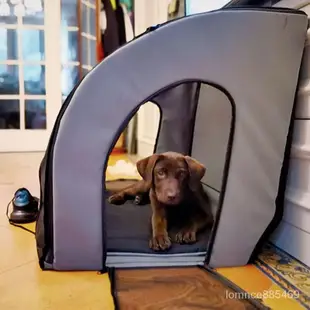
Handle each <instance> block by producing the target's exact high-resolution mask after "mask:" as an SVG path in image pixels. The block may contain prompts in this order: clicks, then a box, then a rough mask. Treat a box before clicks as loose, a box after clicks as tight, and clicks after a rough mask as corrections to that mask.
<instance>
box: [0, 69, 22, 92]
mask: <svg viewBox="0 0 310 310" xmlns="http://www.w3.org/2000/svg"><path fill="white" fill-rule="evenodd" d="M9 94H15V95H16V94H19V73H18V66H17V65H0V95H9Z"/></svg>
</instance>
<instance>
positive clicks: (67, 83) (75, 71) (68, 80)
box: [61, 66, 79, 96]
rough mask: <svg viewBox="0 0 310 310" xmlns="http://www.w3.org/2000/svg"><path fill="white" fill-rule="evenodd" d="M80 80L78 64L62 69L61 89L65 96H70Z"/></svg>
mask: <svg viewBox="0 0 310 310" xmlns="http://www.w3.org/2000/svg"><path fill="white" fill-rule="evenodd" d="M78 82H79V67H78V66H63V67H62V70H61V90H62V95H63V96H68V95H69V93H70V92H71V90H72V89H73V87H74V86H75V85H76V84H77V83H78Z"/></svg>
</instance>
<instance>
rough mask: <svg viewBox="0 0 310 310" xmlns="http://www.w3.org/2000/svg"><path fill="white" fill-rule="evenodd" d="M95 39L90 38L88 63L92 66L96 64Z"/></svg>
mask: <svg viewBox="0 0 310 310" xmlns="http://www.w3.org/2000/svg"><path fill="white" fill-rule="evenodd" d="M96 44H97V42H96V40H90V65H91V66H92V67H94V66H95V65H96V64H97V50H96Z"/></svg>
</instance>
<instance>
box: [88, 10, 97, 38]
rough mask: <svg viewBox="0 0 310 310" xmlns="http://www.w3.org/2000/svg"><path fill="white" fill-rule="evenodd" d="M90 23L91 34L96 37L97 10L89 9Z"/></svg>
mask: <svg viewBox="0 0 310 310" xmlns="http://www.w3.org/2000/svg"><path fill="white" fill-rule="evenodd" d="M89 23H90V27H89V33H90V34H91V35H93V36H94V37H96V32H97V31H96V24H97V20H96V9H93V8H89Z"/></svg>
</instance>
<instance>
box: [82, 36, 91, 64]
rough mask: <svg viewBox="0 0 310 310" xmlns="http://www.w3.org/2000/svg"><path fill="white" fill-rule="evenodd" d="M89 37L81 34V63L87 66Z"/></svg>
mask: <svg viewBox="0 0 310 310" xmlns="http://www.w3.org/2000/svg"><path fill="white" fill-rule="evenodd" d="M88 44H89V39H88V38H86V37H84V36H82V55H81V60H82V64H83V65H86V66H88V54H89V52H90V51H89V46H88Z"/></svg>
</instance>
